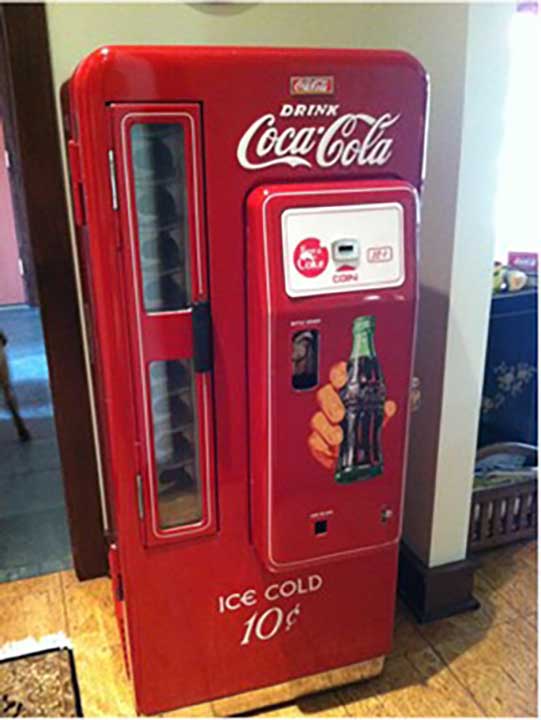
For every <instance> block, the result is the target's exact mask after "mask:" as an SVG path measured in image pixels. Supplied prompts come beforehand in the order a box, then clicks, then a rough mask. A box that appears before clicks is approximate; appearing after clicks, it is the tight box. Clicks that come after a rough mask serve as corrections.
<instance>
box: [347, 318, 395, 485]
mask: <svg viewBox="0 0 541 720" xmlns="http://www.w3.org/2000/svg"><path fill="white" fill-rule="evenodd" d="M375 327H376V321H375V318H374V317H373V316H372V315H366V316H361V317H357V318H355V320H354V321H353V346H352V348H351V355H350V358H349V361H348V365H347V374H348V379H347V382H346V384H345V385H344V387H343V388H342V389H341V390H340V398H341V400H342V402H343V404H344V408H345V411H346V413H345V416H344V419H343V420H342V423H341V427H342V430H343V432H344V438H343V440H342V444H341V445H340V451H339V454H338V461H337V465H336V472H335V480H336V482H338V483H350V482H354V481H355V480H362V479H367V478H370V477H374V476H375V475H380V474H381V472H382V471H383V457H382V451H381V437H380V436H381V426H382V423H383V412H384V410H383V406H384V404H385V395H386V389H385V381H384V379H383V373H382V371H381V366H380V364H379V360H378V357H377V355H376V347H375V343H374V333H375Z"/></svg>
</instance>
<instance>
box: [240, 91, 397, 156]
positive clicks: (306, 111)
mask: <svg viewBox="0 0 541 720" xmlns="http://www.w3.org/2000/svg"><path fill="white" fill-rule="evenodd" d="M290 108H293V109H294V110H296V109H298V108H302V110H303V112H302V113H300V112H296V111H295V112H290V111H289V110H287V111H286V109H290ZM319 109H321V110H322V112H321V113H320V112H317V111H318V110H319ZM327 109H328V110H329V112H323V111H324V110H325V106H324V105H322V106H320V105H304V106H303V105H297V106H296V108H295V107H294V106H292V105H284V106H283V107H282V111H281V112H280V115H279V117H291V116H293V117H295V118H297V117H313V116H316V117H317V116H318V115H324V116H327V117H328V116H331V117H332V116H334V117H335V118H336V119H334V120H333V121H332V122H331V123H330V125H328V126H325V125H301V126H300V127H299V126H298V125H286V126H285V127H281V128H278V127H277V126H276V125H277V117H276V115H274V114H273V113H267V114H266V115H262V116H261V117H259V118H257V120H254V122H253V123H252V124H251V125H250V127H249V128H248V129H247V130H246V132H245V133H244V135H243V136H242V137H241V139H240V141H239V144H238V147H237V160H238V161H239V163H240V165H241V166H242V167H243V168H245V169H246V170H260V169H262V168H268V167H272V166H273V165H289V166H290V167H293V168H295V167H308V168H309V167H312V166H313V164H316V165H318V166H319V167H320V168H331V167H335V166H342V167H350V166H351V165H361V166H362V165H378V166H381V165H385V163H387V162H388V161H389V160H390V158H391V155H392V148H393V142H394V140H393V138H392V137H389V136H388V135H387V134H386V133H387V131H388V130H389V128H391V127H392V126H393V125H394V124H395V123H396V122H397V121H398V119H399V118H400V115H391V113H383V114H382V115H379V116H378V117H374V116H373V115H368V114H367V113H345V114H343V115H337V112H336V111H337V110H338V106H337V105H329V106H327Z"/></svg>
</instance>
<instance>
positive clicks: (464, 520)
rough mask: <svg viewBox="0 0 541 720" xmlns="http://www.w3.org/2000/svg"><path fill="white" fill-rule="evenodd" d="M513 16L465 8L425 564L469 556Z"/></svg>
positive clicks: (505, 8)
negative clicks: (466, 510)
mask: <svg viewBox="0 0 541 720" xmlns="http://www.w3.org/2000/svg"><path fill="white" fill-rule="evenodd" d="M513 12H514V5H511V4H509V5H508V4H501V5H484V4H479V5H472V6H471V7H470V16H469V26H468V51H467V59H466V93H465V98H464V118H463V133H462V149H461V155H460V174H459V185H458V188H459V191H458V203H457V211H456V231H455V239H454V250H453V265H452V275H451V287H450V292H449V298H450V302H449V321H448V327H447V346H446V354H445V375H444V384H443V403H442V412H441V423H440V432H439V448H438V462H437V470H436V484H435V488H436V492H435V499H434V500H435V501H434V515H433V519H432V539H431V545H430V555H429V565H430V566H435V565H442V564H443V563H447V562H452V561H454V560H462V559H463V558H464V557H465V552H466V541H467V532H468V519H469V518H468V516H465V515H464V514H463V513H461V512H460V510H461V508H463V507H465V506H467V505H468V503H469V498H470V496H471V489H472V484H473V473H472V470H473V465H474V459H475V449H476V443H475V440H476V437H477V428H478V422H479V408H480V404H481V389H482V382H483V374H484V368H485V348H486V337H487V325H488V316H489V310H490V299H491V289H492V262H493V258H494V245H495V223H494V217H495V202H496V192H497V180H498V172H497V171H498V164H499V163H498V161H499V154H500V150H501V146H502V141H503V124H504V108H505V95H506V90H507V79H508V74H509V66H510V57H509V51H508V33H509V27H510V21H511V17H512V14H513ZM534 87H535V84H534ZM519 111H520V110H519Z"/></svg>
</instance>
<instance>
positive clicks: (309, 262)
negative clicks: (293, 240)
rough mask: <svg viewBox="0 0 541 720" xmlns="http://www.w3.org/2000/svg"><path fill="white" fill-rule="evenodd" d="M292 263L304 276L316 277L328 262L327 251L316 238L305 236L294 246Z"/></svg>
mask: <svg viewBox="0 0 541 720" xmlns="http://www.w3.org/2000/svg"><path fill="white" fill-rule="evenodd" d="M293 263H294V264H295V267H296V268H297V270H298V271H299V272H300V273H301V275H304V277H308V278H313V277H317V276H318V275H321V273H322V272H323V271H324V270H325V268H326V267H327V265H328V264H329V251H328V250H327V248H326V247H322V245H321V242H320V241H319V240H318V239H317V238H306V239H305V240H301V242H300V243H299V244H298V245H297V247H296V248H295V250H294V252H293Z"/></svg>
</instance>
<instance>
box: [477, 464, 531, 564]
mask: <svg viewBox="0 0 541 720" xmlns="http://www.w3.org/2000/svg"><path fill="white" fill-rule="evenodd" d="M535 537H537V479H536V478H534V479H530V480H525V481H523V482H516V483H512V484H506V485H501V486H496V487H483V488H479V489H478V490H474V492H473V496H472V508H471V516H470V534H469V551H470V552H477V551H478V550H485V549H486V548H491V547H496V546H497V545H506V544H507V543H511V542H516V541H517V540H527V539H530V538H535Z"/></svg>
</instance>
